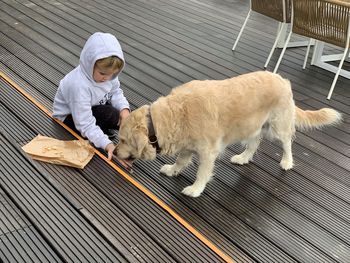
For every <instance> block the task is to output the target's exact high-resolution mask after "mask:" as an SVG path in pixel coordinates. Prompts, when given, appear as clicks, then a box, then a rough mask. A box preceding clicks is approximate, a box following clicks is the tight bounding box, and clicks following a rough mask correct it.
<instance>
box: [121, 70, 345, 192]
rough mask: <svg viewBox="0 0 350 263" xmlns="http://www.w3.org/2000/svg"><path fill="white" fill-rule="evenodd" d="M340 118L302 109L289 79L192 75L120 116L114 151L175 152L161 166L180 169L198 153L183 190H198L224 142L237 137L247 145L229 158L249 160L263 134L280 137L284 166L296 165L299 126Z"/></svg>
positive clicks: (138, 154)
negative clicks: (294, 142) (193, 176)
mask: <svg viewBox="0 0 350 263" xmlns="http://www.w3.org/2000/svg"><path fill="white" fill-rule="evenodd" d="M340 121H341V114H340V113H339V112H337V111H335V110H333V109H329V108H323V109H320V110H315V111H304V110H302V109H300V108H298V107H296V106H295V104H294V100H293V94H292V90H291V85H290V82H289V80H287V79H284V78H282V77H281V76H280V75H278V74H274V73H271V72H267V71H259V72H253V73H248V74H244V75H241V76H238V77H234V78H230V79H226V80H203V81H201V80H193V81H190V82H188V83H186V84H183V85H181V86H179V87H176V88H174V89H173V90H172V91H171V93H170V94H169V95H168V96H165V97H160V98H159V99H157V100H156V101H155V102H154V103H152V104H151V105H144V106H142V107H140V108H138V109H136V110H135V111H133V112H131V114H130V115H129V116H128V117H127V118H126V119H125V120H124V121H123V122H122V124H121V127H120V130H119V143H118V144H117V147H116V150H115V154H116V155H117V157H118V158H120V159H130V158H132V159H144V160H153V159H155V158H156V154H157V153H159V154H164V155H171V156H172V155H176V154H178V156H177V160H176V162H175V164H172V165H169V164H166V165H164V166H163V167H162V168H161V170H160V172H161V173H163V174H165V175H167V176H174V175H178V174H179V173H180V172H181V170H182V169H183V168H184V167H186V166H187V165H188V164H189V163H190V162H191V159H192V154H193V153H196V154H197V155H198V157H199V167H198V170H197V175H196V180H195V182H194V184H193V185H190V186H187V187H186V188H184V189H183V191H182V193H183V194H185V195H189V196H192V197H197V196H199V195H200V194H201V193H202V192H203V190H204V188H205V185H206V184H207V182H208V181H209V180H210V178H211V177H212V172H213V168H214V162H215V159H216V158H217V156H218V155H219V154H220V152H222V151H223V150H224V149H225V147H226V146H228V145H230V144H234V143H238V142H242V143H244V144H245V146H246V148H245V150H244V151H243V152H242V153H241V154H239V155H235V156H233V157H232V158H231V162H233V163H235V164H241V165H242V164H246V163H248V162H249V161H250V160H252V157H253V155H254V153H255V151H256V150H257V148H258V146H259V143H260V140H261V139H262V137H263V136H264V135H269V137H270V138H274V139H278V140H279V141H281V142H282V147H283V156H282V160H281V162H280V165H281V167H282V169H284V170H288V169H291V168H292V167H293V157H292V149H291V145H292V140H293V137H294V135H295V130H296V128H299V129H304V130H305V129H308V128H320V127H322V126H325V125H332V124H336V123H338V122H340Z"/></svg>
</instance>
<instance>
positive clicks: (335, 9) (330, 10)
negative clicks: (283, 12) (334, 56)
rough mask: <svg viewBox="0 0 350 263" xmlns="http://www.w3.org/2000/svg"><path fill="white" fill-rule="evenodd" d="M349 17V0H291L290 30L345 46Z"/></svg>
mask: <svg viewBox="0 0 350 263" xmlns="http://www.w3.org/2000/svg"><path fill="white" fill-rule="evenodd" d="M349 17H350V1H349V0H293V28H292V31H293V32H294V33H297V34H299V35H302V36H306V37H311V38H313V39H317V40H321V41H324V42H327V43H330V44H334V45H337V46H339V47H345V46H346V43H347V39H348V38H349V36H348V29H349Z"/></svg>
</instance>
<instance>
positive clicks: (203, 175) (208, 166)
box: [182, 151, 219, 197]
mask: <svg viewBox="0 0 350 263" xmlns="http://www.w3.org/2000/svg"><path fill="white" fill-rule="evenodd" d="M218 154H219V152H209V153H208V152H207V151H203V152H202V153H200V154H199V166H198V171H197V176H196V181H195V182H194V184H193V185H190V186H187V187H185V188H184V189H183V190H182V193H183V194H185V195H188V196H192V197H198V196H200V194H201V193H202V192H203V190H204V188H205V186H206V184H207V183H208V181H209V180H210V178H211V177H212V175H213V169H214V164H215V159H216V157H217V156H218Z"/></svg>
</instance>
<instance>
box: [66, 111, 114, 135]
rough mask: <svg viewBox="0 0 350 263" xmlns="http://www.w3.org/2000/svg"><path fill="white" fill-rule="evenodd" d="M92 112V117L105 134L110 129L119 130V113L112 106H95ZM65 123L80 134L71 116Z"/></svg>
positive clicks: (68, 116)
mask: <svg viewBox="0 0 350 263" xmlns="http://www.w3.org/2000/svg"><path fill="white" fill-rule="evenodd" d="M91 110H92V115H93V116H94V117H95V119H96V125H97V126H99V127H100V128H101V130H102V131H103V132H104V133H107V131H108V130H109V129H115V130H118V129H119V126H118V125H117V124H118V121H119V111H118V110H117V109H116V108H114V107H113V106H112V105H109V104H107V105H97V106H93V107H92V108H91ZM63 122H64V124H66V125H67V126H68V127H69V128H71V129H72V130H74V131H75V132H76V133H78V134H80V132H79V131H78V130H77V129H76V128H75V125H74V121H73V118H72V115H71V114H69V115H67V117H66V118H65V119H64V121H63Z"/></svg>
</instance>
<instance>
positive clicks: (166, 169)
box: [160, 164, 178, 177]
mask: <svg viewBox="0 0 350 263" xmlns="http://www.w3.org/2000/svg"><path fill="white" fill-rule="evenodd" d="M174 168H175V165H174V164H164V165H163V166H162V168H160V172H161V173H162V174H165V175H166V176H169V177H171V176H176V175H178V171H176V170H175V169H174Z"/></svg>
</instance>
